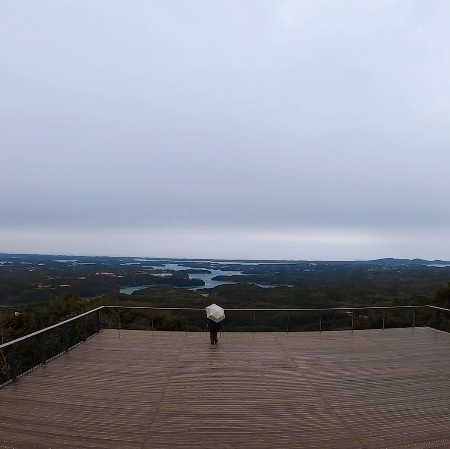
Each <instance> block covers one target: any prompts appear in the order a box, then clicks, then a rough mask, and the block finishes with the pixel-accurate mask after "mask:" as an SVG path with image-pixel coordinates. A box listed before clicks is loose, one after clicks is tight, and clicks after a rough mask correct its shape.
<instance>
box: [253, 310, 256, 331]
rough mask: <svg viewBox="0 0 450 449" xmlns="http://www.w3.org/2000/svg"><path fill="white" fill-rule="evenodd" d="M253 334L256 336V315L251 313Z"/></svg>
mask: <svg viewBox="0 0 450 449" xmlns="http://www.w3.org/2000/svg"><path fill="white" fill-rule="evenodd" d="M253 333H254V334H256V313H255V312H253Z"/></svg>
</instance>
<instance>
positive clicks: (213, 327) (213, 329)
mask: <svg viewBox="0 0 450 449" xmlns="http://www.w3.org/2000/svg"><path fill="white" fill-rule="evenodd" d="M207 326H208V329H209V337H210V339H211V344H212V345H213V344H217V343H219V340H217V332H219V330H220V329H222V325H221V324H220V323H216V322H215V321H213V320H210V319H209V318H208V324H207Z"/></svg>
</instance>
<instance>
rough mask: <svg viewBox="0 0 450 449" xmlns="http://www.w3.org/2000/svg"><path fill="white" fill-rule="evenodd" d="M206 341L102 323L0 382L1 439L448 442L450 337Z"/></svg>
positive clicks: (33, 443)
mask: <svg viewBox="0 0 450 449" xmlns="http://www.w3.org/2000/svg"><path fill="white" fill-rule="evenodd" d="M208 340H209V336H208V335H207V334H198V333H197V334H196V333H189V334H185V333H166V332H154V333H152V332H144V331H122V332H121V334H120V338H119V335H118V332H117V331H113V330H108V331H103V332H101V333H100V334H99V335H97V336H95V337H94V338H92V339H91V340H89V341H87V342H86V343H83V344H82V345H80V346H79V347H77V348H75V349H74V350H72V351H71V352H70V353H69V354H66V355H62V356H60V357H58V358H57V359H55V360H53V361H51V362H50V363H49V364H48V365H47V366H45V367H41V368H38V369H37V370H36V371H34V372H32V373H30V374H28V375H26V376H24V377H22V378H20V379H19V380H17V381H16V382H14V383H12V384H9V385H7V386H6V387H4V388H2V389H0V448H8V449H9V448H40V449H50V448H52V449H59V448H61V449H66V448H67V449H68V448H71V449H84V448H108V449H112V448H121V449H128V448H129V449H136V448H141V449H144V448H145V449H150V448H152V449H159V448H161V449H163V448H164V449H166V448H174V449H175V448H176V449H178V448H196V449H198V448H233V449H235V448H254V449H264V448H308V449H311V448H321V449H327V448H328V449H338V448H343V449H352V448H355V449H356V448H368V449H381V448H383V449H384V448H389V449H394V448H395V449H400V448H408V447H409V448H417V449H419V448H420V449H424V448H440V447H449V446H450V334H446V333H443V332H439V331H435V330H433V329H429V328H416V329H414V330H413V329H390V330H385V331H381V330H369V331H355V332H322V333H300V334H298V333H293V334H275V333H270V334H262V333H261V334H243V333H233V334H231V333H230V334H224V335H222V336H221V338H220V342H219V345H218V346H211V345H210V344H209V342H208ZM408 445H409V446H408Z"/></svg>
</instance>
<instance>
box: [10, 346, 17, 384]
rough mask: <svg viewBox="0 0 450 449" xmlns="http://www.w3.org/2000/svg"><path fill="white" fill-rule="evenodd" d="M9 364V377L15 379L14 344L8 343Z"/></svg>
mask: <svg viewBox="0 0 450 449" xmlns="http://www.w3.org/2000/svg"><path fill="white" fill-rule="evenodd" d="M9 366H10V367H11V379H12V380H15V379H16V378H17V373H16V348H15V345H10V347H9Z"/></svg>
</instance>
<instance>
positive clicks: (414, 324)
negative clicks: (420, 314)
mask: <svg viewBox="0 0 450 449" xmlns="http://www.w3.org/2000/svg"><path fill="white" fill-rule="evenodd" d="M415 327H416V309H413V329H414V328H415Z"/></svg>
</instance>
